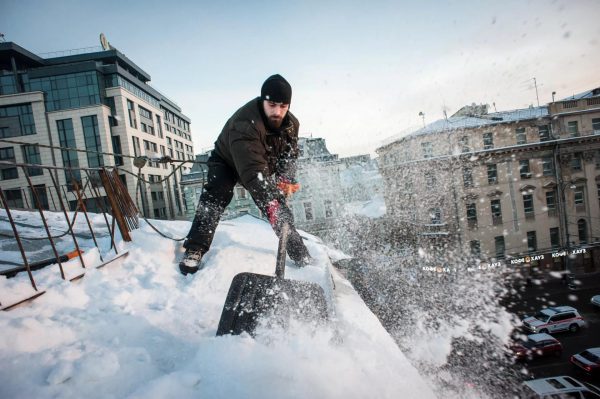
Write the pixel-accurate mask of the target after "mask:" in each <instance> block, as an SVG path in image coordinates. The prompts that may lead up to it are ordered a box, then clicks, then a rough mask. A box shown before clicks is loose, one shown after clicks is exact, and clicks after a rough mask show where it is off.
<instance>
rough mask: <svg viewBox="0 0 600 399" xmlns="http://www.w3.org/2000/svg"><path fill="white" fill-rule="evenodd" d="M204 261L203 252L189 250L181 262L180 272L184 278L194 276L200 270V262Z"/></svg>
mask: <svg viewBox="0 0 600 399" xmlns="http://www.w3.org/2000/svg"><path fill="white" fill-rule="evenodd" d="M201 261H202V252H200V251H197V250H191V249H188V250H186V251H185V254H184V255H183V258H181V262H179V270H180V271H181V274H183V275H184V276H185V275H187V274H194V273H196V272H197V271H198V270H200V262H201Z"/></svg>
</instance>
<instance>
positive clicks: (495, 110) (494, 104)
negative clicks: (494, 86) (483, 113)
mask: <svg viewBox="0 0 600 399" xmlns="http://www.w3.org/2000/svg"><path fill="white" fill-rule="evenodd" d="M492 105H493V106H494V112H498V110H497V109H496V102H495V101H494V102H493V103H492Z"/></svg>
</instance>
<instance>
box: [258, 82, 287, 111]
mask: <svg viewBox="0 0 600 399" xmlns="http://www.w3.org/2000/svg"><path fill="white" fill-rule="evenodd" d="M260 97H261V98H262V99H263V100H267V101H273V102H276V103H283V104H290V103H291V102H292V86H290V84H289V83H288V81H287V80H285V79H284V78H283V76H281V75H273V76H269V77H268V78H267V80H265V83H263V85H262V88H261V89H260Z"/></svg>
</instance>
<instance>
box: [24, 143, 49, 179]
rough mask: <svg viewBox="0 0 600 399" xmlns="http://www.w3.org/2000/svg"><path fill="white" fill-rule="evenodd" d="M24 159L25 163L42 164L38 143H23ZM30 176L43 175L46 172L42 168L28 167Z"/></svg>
mask: <svg viewBox="0 0 600 399" xmlns="http://www.w3.org/2000/svg"><path fill="white" fill-rule="evenodd" d="M21 149H22V150H23V160H24V161H25V163H30V164H37V165H41V163H42V158H41V157H40V147H38V146H37V145H23V146H21ZM27 173H28V174H29V176H41V175H43V174H44V170H43V169H42V168H27Z"/></svg>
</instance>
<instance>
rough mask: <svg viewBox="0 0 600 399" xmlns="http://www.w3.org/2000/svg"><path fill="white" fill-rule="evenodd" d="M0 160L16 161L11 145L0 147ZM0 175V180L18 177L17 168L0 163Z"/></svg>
mask: <svg viewBox="0 0 600 399" xmlns="http://www.w3.org/2000/svg"><path fill="white" fill-rule="evenodd" d="M0 161H8V162H16V159H15V150H14V149H13V147H4V148H0ZM0 172H1V174H0V176H2V180H12V179H18V178H19V173H18V172H17V168H12V167H6V168H5V166H4V165H2V169H0Z"/></svg>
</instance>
